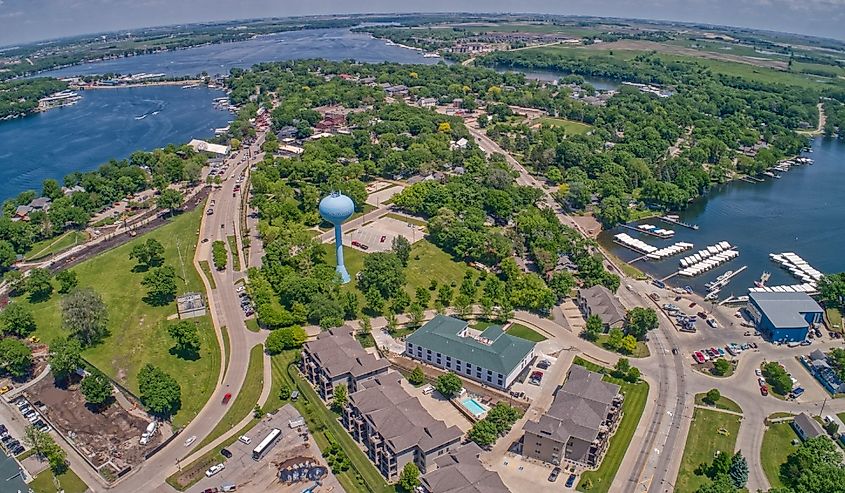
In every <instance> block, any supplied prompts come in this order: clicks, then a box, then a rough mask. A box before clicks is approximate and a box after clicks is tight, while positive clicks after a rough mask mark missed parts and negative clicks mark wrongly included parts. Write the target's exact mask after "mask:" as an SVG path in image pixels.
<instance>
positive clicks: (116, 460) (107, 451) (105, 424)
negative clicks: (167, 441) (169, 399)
mask: <svg viewBox="0 0 845 493" xmlns="http://www.w3.org/2000/svg"><path fill="white" fill-rule="evenodd" d="M24 395H25V396H26V397H27V399H29V401H30V402H32V403H33V404H35V405H36V406H39V407H40V408H41V409H42V412H43V413H44V415H45V416H46V417H47V420H48V421H49V423H50V425H52V426H53V427H55V428H56V429H57V430H58V431H60V432H61V433H62V435H64V436H66V437H68V438H69V439H70V440H71V441H73V442H74V444H75V445H76V446H77V448H78V449H79V450H80V451H81V452H82V453H83V454H84V455H85V456H86V457H87V458H88V459H89V460H90V461H91V462H92V463H94V464H95V465H96V466H97V467H100V466H102V465H103V464H106V463H109V462H111V464H112V466H113V468H114V469H115V470H120V469H122V468H123V467H125V466H127V465H134V464H138V463H140V462H142V461H143V460H144V453H146V452H147V451H149V450H151V449H152V448H154V447H155V446H156V445H157V444H159V443H161V442H162V441H163V440H164V437H163V435H162V433H156V434H155V436H154V437H153V438H152V440H150V443H148V444H147V445H144V446H142V445H141V444H140V443H139V439H140V437H141V433H143V432H144V430H145V429H146V427H147V425H148V424H149V423H150V421H151V420H150V418H148V417H147V418H145V417H142V416H145V414H144V413H143V411H141V410H140V409H133V410H132V411H131V412H130V411H129V410H127V409H125V407H124V406H131V404H129V402H128V401H127V400H126V399H125V398H124V397H123V396H119V397H118V399H116V400H115V401H114V402H112V404H111V405H109V406H107V407H106V408H105V409H103V410H102V411H99V412H95V411H94V410H92V408H90V407H88V406H87V405H86V404H85V397H84V396H83V395H82V393H81V392H80V391H79V383H78V381H76V382H73V383H71V384H70V385H68V387H67V388H60V387H57V386H56V385H55V384H54V380H53V376H52V374H50V375H47V376H46V377H45V378H43V379H42V380H41V381H40V382H38V383H37V384H35V385H33V386H32V387H30V388H28V389H27V390H26V391H25V392H24ZM39 402H40V403H41V404H39ZM42 404H43V406H42Z"/></svg>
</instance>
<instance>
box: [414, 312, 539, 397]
mask: <svg viewBox="0 0 845 493" xmlns="http://www.w3.org/2000/svg"><path fill="white" fill-rule="evenodd" d="M534 346H535V343H533V342H531V341H528V340H525V339H522V338H519V337H514V336H512V335H510V334H508V333H507V332H505V331H504V330H503V328H502V327H500V326H498V325H491V326H489V327H487V328H486V329H485V330H484V331H479V330H475V329H473V328H471V327H470V326H469V323H468V322H466V321H464V320H461V319H458V318H454V317H448V316H445V315H437V316H436V317H434V318H433V319H432V320H431V321H429V322H428V323H426V324H425V325H423V326H422V327H420V328H419V329H417V330H416V332H414V333H413V334H411V335H409V336H408V337H407V338H406V339H405V355H406V356H408V357H411V358H414V359H417V360H419V361H422V362H425V363H428V364H430V365H433V366H436V367H438V368H441V369H444V370H448V371H452V372H455V373H457V374H458V375H460V376H462V377H465V378H470V379H472V380H476V381H478V382H481V383H483V384H485V385H490V386H492V387H495V388H498V389H502V390H504V389H507V388H508V387H510V385H511V384H512V383H513V381H514V380H515V379H516V377H517V376H519V373H520V372H521V371H522V370H523V369H524V368H525V367H526V366H528V365H529V364H530V363H531V360H532V359H534Z"/></svg>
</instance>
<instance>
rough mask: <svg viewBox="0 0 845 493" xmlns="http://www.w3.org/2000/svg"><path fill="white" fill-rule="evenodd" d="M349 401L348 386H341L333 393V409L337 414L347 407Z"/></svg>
mask: <svg viewBox="0 0 845 493" xmlns="http://www.w3.org/2000/svg"><path fill="white" fill-rule="evenodd" d="M347 400H348V396H347V390H346V385H345V384H340V385H338V386H337V387H335V388H334V392H332V409H334V411H335V412H337V413H339V412H341V411H343V408H344V407H346V402H347Z"/></svg>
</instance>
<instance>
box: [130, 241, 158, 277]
mask: <svg viewBox="0 0 845 493" xmlns="http://www.w3.org/2000/svg"><path fill="white" fill-rule="evenodd" d="M129 258H130V259H134V260H135V261H137V262H138V267H139V270H147V269H149V268H151V267H158V266H160V265H161V264H163V263H164V245H162V244H161V243H159V241H158V240H156V239H155V238H149V239H148V240H147V241H145V242H141V241H139V242H137V243H135V244H134V245H133V246H132V250H131V251H130V252H129Z"/></svg>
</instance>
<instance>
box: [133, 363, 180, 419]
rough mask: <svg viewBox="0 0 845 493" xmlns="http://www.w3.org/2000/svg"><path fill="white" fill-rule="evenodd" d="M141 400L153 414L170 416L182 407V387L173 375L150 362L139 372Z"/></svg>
mask: <svg viewBox="0 0 845 493" xmlns="http://www.w3.org/2000/svg"><path fill="white" fill-rule="evenodd" d="M138 390H139V391H140V394H141V402H143V403H144V405H145V406H147V409H148V410H149V411H150V413H152V414H157V415H161V416H169V415H171V414H173V413H175V412H176V411H178V410H179V408H180V407H182V387H180V386H179V382H177V381H176V380H175V379H174V378H173V377H171V376H170V375H168V374H167V373H165V372H164V371H163V370H161V369H160V368H157V367H155V366H153V365H151V364H149V363H147V364H146V365H144V367H143V368H141V371H140V372H138Z"/></svg>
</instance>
